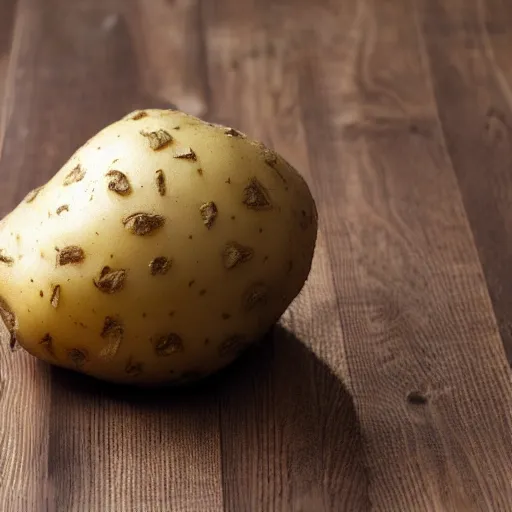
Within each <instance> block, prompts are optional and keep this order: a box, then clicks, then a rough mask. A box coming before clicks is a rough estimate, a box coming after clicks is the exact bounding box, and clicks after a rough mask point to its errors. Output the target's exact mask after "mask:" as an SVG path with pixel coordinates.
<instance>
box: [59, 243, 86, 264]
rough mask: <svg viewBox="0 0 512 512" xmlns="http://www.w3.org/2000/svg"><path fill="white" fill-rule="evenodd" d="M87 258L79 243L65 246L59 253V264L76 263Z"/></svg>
mask: <svg viewBox="0 0 512 512" xmlns="http://www.w3.org/2000/svg"><path fill="white" fill-rule="evenodd" d="M84 260H85V253H84V250H83V249H82V248H81V247H78V246H77V245H69V246H68V247H64V248H63V249H62V250H61V251H59V253H58V254H57V265H60V266H61V267H62V266H64V265H76V264H79V263H82V262H83V261H84Z"/></svg>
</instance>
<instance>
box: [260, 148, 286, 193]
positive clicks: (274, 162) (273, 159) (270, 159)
mask: <svg viewBox="0 0 512 512" xmlns="http://www.w3.org/2000/svg"><path fill="white" fill-rule="evenodd" d="M259 147H260V149H261V151H262V154H263V159H264V160H265V163H266V164H267V165H268V166H269V167H271V168H272V169H273V170H274V171H275V172H276V174H277V175H278V176H279V178H280V179H281V181H282V182H283V183H284V184H286V179H285V177H284V176H283V175H282V174H281V171H280V170H279V167H278V163H279V157H278V155H277V153H276V152H275V151H273V150H271V149H269V148H267V147H265V146H264V145H263V144H259Z"/></svg>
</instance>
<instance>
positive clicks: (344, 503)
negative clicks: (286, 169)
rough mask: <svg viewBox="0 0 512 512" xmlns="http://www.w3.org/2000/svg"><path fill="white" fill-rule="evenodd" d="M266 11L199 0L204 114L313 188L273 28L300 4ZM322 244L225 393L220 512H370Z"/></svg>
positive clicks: (288, 52)
mask: <svg viewBox="0 0 512 512" xmlns="http://www.w3.org/2000/svg"><path fill="white" fill-rule="evenodd" d="M305 5H306V4H305ZM268 7H269V6H268V5H266V4H265V3H262V2H258V3H256V2H254V3H253V2H237V1H236V0H232V1H229V0H224V1H222V2H216V3H215V5H213V4H208V6H207V7H206V8H205V21H204V26H205V27H207V33H206V41H207V48H208V62H209V65H210V68H209V81H210V88H211V101H210V108H211V109H210V114H209V117H210V119H211V120H212V121H215V122H221V123H225V124H227V125H234V126H236V127H239V128H240V129H241V130H243V131H245V132H246V133H248V134H250V136H253V137H256V138H259V139H260V140H264V141H265V142H267V143H268V144H270V145H272V146H274V147H275V148H276V149H277V150H278V151H279V152H281V153H282V154H283V155H284V156H285V157H287V158H288V159H289V160H290V162H291V163H293V164H295V165H296V166H297V167H298V168H299V169H301V171H302V172H303V174H304V176H305V177H306V179H307V180H308V181H309V182H310V183H312V184H313V185H314V184H316V185H318V184H317V180H316V179H313V175H312V174H311V169H310V165H309V159H310V154H309V147H308V144H307V140H306V138H305V132H304V128H303V125H302V120H301V114H302V113H301V108H300V100H301V98H300V97H299V93H300V91H299V88H298V86H297V85H298V77H299V69H298V68H297V65H298V64H299V62H300V61H299V60H298V57H299V55H298V54H297V52H296V50H295V48H296V46H295V44H296V41H295V40H294V39H292V38H291V37H289V33H288V32H286V33H284V32H283V30H282V26H281V27H279V24H280V22H282V21H283V19H285V17H286V15H289V17H288V18H287V19H288V20H290V23H293V21H292V20H297V19H300V17H301V16H303V15H304V14H305V12H304V10H303V9H301V8H299V6H298V5H297V4H296V5H295V9H293V10H288V11H285V12H284V16H279V17H278V18H277V22H276V26H275V27H268V28H267V23H268V18H267V17H266V15H265V13H266V11H267V9H268ZM247 33H251V38H250V39H249V38H247V37H245V34H247ZM316 189H318V187H316ZM319 208H320V211H322V210H323V206H322V201H321V197H320V202H319ZM326 247H327V242H326V239H325V236H324V234H322V228H321V233H320V237H319V242H318V246H317V252H316V257H315V262H314V265H313V270H312V274H311V277H310V280H309V282H308V284H307V286H306V287H305V289H304V291H303V293H302V294H301V296H300V297H299V298H298V299H297V301H296V302H295V303H294V305H293V307H292V308H291V309H290V310H289V312H288V313H287V315H285V317H284V318H283V321H282V326H283V327H282V328H279V329H277V330H276V332H275V333H274V337H273V340H272V341H269V342H268V343H269V346H266V347H265V349H262V353H261V354H260V355H259V357H258V358H256V360H257V362H256V363H254V366H253V367H251V369H248V370H245V371H244V370H240V375H238V374H237V378H236V379H235V381H234V383H233V385H232V386H231V387H230V389H229V391H228V392H227V393H226V394H225V396H223V400H222V423H221V425H222V452H223V469H224V493H225V503H226V511H233V512H238V511H242V510H244V511H245V510H265V511H267V510H268V511H295V510H305V511H306V510H308V511H309V510H315V511H318V512H322V511H339V510H351V511H354V512H357V511H366V510H369V503H368V498H367V494H366V485H367V480H366V475H365V470H364V466H363V453H362V448H361V439H360V433H359V427H358V423H357V418H356V415H355V411H354V407H353V405H352V400H351V397H350V395H349V393H348V392H347V389H346V385H345V384H344V382H343V378H345V379H346V380H348V379H349V376H348V374H347V372H346V365H345V355H344V347H343V343H342V339H341V338H342V336H341V324H340V320H339V317H338V313H337V305H336V293H335V290H334V287H333V280H332V269H331V264H330V259H329V257H328V255H327V249H326ZM255 357H256V356H255ZM262 362H263V363H262ZM261 366H263V367H261ZM254 367H255V368H256V369H255V368H254ZM244 368H245V367H244Z"/></svg>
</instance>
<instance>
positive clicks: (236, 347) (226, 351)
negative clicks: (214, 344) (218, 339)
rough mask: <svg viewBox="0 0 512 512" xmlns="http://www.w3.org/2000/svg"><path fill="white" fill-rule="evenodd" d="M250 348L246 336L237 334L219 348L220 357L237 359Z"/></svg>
mask: <svg viewBox="0 0 512 512" xmlns="http://www.w3.org/2000/svg"><path fill="white" fill-rule="evenodd" d="M247 346H248V341H247V339H246V338H245V337H244V336H241V335H239V334H235V335H233V336H230V337H229V338H227V339H226V340H225V341H223V342H222V343H221V344H220V346H219V355H220V357H226V358H231V359H232V358H234V357H237V356H238V355H239V354H240V353H241V352H242V351H243V350H245V348H246V347H247Z"/></svg>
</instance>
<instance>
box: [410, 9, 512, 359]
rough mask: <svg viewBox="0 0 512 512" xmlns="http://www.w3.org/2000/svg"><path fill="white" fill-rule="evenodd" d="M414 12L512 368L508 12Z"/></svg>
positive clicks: (511, 28)
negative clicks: (440, 24) (442, 22)
mask: <svg viewBox="0 0 512 512" xmlns="http://www.w3.org/2000/svg"><path fill="white" fill-rule="evenodd" d="M417 5H418V12H419V16H420V23H421V25H422V31H423V32H424V34H425V40H426V45H427V51H428V55H429V65H430V68H431V71H432V80H433V87H434V93H435V96H436V100H437V102H438V110H439V117H440V120H441V123H442V129H443V133H444V136H445V139H446V145H447V149H448V152H449V155H450V158H451V161H452V163H453V167H454V169H455V172H456V174H457V178H458V180H459V184H460V190H461V193H462V197H463V200H464V204H465V206H466V211H467V213H468V218H469V220H470V223H471V227H472V229H473V232H474V236H475V241H476V244H477V248H478V251H479V254H480V259H481V261H482V265H483V268H484V271H485V275H486V279H487V284H488V286H489V291H490V294H491V298H492V301H493V304H494V307H495V310H496V316H497V318H498V322H499V326H500V331H501V335H502V337H503V341H504V343H505V349H506V351H507V355H508V358H509V361H510V362H511V363H512V316H511V312H510V304H511V301H512V281H511V279H510V271H509V269H510V263H511V261H512V223H511V221H510V219H511V218H512V173H511V172H510V169H511V168H512V151H511V149H512V142H511V141H512V139H511V133H512V128H511V127H512V117H511V109H512V89H511V87H512V86H511V84H512V71H511V68H510V64H509V62H508V57H507V56H508V54H509V49H510V44H512V6H511V5H510V3H508V2H501V1H496V0H488V1H487V2H484V1H482V0H471V1H469V2H466V1H462V0H460V1H457V0H451V1H449V2H439V1H434V2H417ZM440 17H441V19H443V20H444V24H443V25H442V27H440V26H439V25H438V22H437V20H439V18H440ZM448 27H449V28H450V30H447V28H448ZM461 126H464V128H463V129H461Z"/></svg>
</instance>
